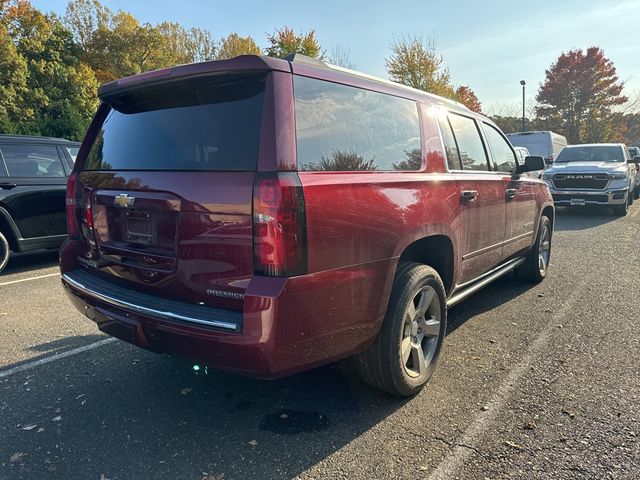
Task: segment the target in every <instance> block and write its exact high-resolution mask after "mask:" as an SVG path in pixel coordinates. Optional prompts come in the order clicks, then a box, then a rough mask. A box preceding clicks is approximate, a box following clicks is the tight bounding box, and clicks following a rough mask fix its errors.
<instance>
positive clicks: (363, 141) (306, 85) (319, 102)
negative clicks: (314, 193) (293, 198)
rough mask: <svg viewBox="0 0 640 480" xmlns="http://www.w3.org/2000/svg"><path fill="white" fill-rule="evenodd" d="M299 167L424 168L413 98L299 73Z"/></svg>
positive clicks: (346, 169) (325, 168)
mask: <svg viewBox="0 0 640 480" xmlns="http://www.w3.org/2000/svg"><path fill="white" fill-rule="evenodd" d="M294 93H295V102H296V105H295V113H296V134H297V149H298V170H302V171H305V170H306V171H354V170H355V171H363V170H365V171H366V170H419V169H420V167H421V165H422V155H421V150H420V122H419V120H418V106H417V104H416V103H415V102H414V101H411V100H407V99H404V98H399V97H394V96H392V95H386V94H382V93H377V92H372V91H369V90H363V89H360V88H355V87H348V86H345V85H339V84H337V83H331V82H325V81H322V80H316V79H311V78H306V77H300V76H295V77H294Z"/></svg>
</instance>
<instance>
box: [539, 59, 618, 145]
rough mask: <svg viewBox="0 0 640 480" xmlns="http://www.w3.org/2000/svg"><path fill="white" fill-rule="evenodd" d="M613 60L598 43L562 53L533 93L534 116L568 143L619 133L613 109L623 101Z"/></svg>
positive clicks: (606, 138) (600, 139) (599, 139)
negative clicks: (535, 104) (563, 136)
mask: <svg viewBox="0 0 640 480" xmlns="http://www.w3.org/2000/svg"><path fill="white" fill-rule="evenodd" d="M623 88H624V82H622V81H619V79H618V75H617V73H616V68H615V66H614V65H613V62H612V61H611V60H609V59H608V58H607V57H605V55H604V51H603V50H602V49H601V48H598V47H590V48H588V49H587V50H586V52H585V51H583V50H582V49H578V50H570V51H568V52H566V53H562V54H561V55H560V56H559V57H558V59H557V60H556V61H555V62H554V63H553V64H552V65H551V66H550V67H549V69H548V70H547V71H546V77H545V81H544V83H543V84H542V85H541V86H540V89H539V90H538V94H537V95H536V101H537V102H538V104H537V106H536V113H537V116H538V117H539V118H540V120H541V121H543V122H544V123H545V125H547V126H548V127H549V128H550V129H554V130H557V131H558V132H560V133H562V134H563V135H565V136H566V137H567V140H568V141H569V143H585V142H607V141H612V140H614V139H616V138H618V137H619V136H620V131H619V130H620V129H621V128H624V125H623V123H622V122H617V121H615V116H614V115H613V109H614V108H615V107H617V106H619V105H622V104H624V103H625V102H626V101H627V97H625V96H624V95H622V90H623Z"/></svg>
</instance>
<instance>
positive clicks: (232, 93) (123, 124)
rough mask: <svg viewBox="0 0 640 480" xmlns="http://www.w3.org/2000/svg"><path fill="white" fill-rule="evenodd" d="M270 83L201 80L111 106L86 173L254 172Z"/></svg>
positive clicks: (144, 91) (154, 89)
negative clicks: (141, 171) (93, 171)
mask: <svg viewBox="0 0 640 480" xmlns="http://www.w3.org/2000/svg"><path fill="white" fill-rule="evenodd" d="M264 80H265V77H264V76H260V77H250V78H247V77H244V78H237V77H236V78H233V77H226V78H221V77H202V78H195V79H189V80H185V81H181V82H173V83H171V84H165V85H162V86H156V87H148V88H145V89H141V90H139V91H134V92H133V93H129V94H125V95H122V96H120V97H118V98H117V99H115V100H110V104H111V107H112V108H111V110H110V111H109V113H108V115H107V118H106V119H105V120H104V122H103V125H102V128H101V130H100V132H99V134H98V135H97V137H96V139H95V140H94V143H93V146H92V148H91V151H90V153H89V156H88V158H87V162H86V165H85V169H87V170H111V169H114V170H254V169H255V168H256V165H257V161H258V146H259V141H260V125H261V121H262V105H263V100H264V98H263V97H264Z"/></svg>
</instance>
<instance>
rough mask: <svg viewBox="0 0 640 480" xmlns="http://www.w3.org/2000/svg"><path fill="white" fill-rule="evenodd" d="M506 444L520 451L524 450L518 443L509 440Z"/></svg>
mask: <svg viewBox="0 0 640 480" xmlns="http://www.w3.org/2000/svg"><path fill="white" fill-rule="evenodd" d="M504 444H505V445H506V446H508V447H511V448H516V449H518V450H524V447H523V446H522V445H518V444H517V443H513V442H510V441H509V440H507V441H505V442H504Z"/></svg>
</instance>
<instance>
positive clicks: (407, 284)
mask: <svg viewBox="0 0 640 480" xmlns="http://www.w3.org/2000/svg"><path fill="white" fill-rule="evenodd" d="M416 302H417V303H416ZM425 305H426V307H425ZM422 310H424V312H423V313H422V314H421V313H420V312H422ZM446 328H447V304H446V293H445V289H444V285H443V283H442V280H441V279H440V276H439V275H438V272H436V271H435V270H434V269H433V268H431V267H429V266H427V265H423V264H420V263H413V262H400V264H399V265H398V270H397V272H396V277H395V279H394V282H393V289H392V291H391V297H390V299H389V305H388V307H387V313H386V315H385V318H384V321H383V322H382V326H381V328H380V331H379V332H378V336H377V337H376V339H375V341H374V342H373V345H371V347H370V348H369V349H368V350H367V351H365V352H363V353H361V354H358V355H356V356H355V357H354V358H353V363H354V364H355V367H356V370H357V371H358V373H359V374H360V376H361V377H362V379H363V380H364V381H365V382H366V383H368V384H369V385H371V386H372V387H374V388H377V389H379V390H383V391H385V392H388V393H390V394H392V395H396V396H401V397H409V396H412V395H415V394H417V393H418V392H420V390H422V388H423V387H424V386H425V385H426V383H427V382H428V381H429V379H430V378H431V375H432V374H433V371H434V369H435V367H436V364H437V361H438V358H439V357H440V351H441V349H442V343H443V340H444V336H445V332H446ZM403 352H404V354H403ZM422 355H424V356H422ZM422 360H424V363H423V362H422Z"/></svg>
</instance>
